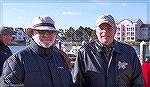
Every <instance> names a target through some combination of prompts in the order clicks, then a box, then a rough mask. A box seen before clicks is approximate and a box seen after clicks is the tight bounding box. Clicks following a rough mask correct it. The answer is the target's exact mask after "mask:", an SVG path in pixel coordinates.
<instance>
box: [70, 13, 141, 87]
mask: <svg viewBox="0 0 150 87" xmlns="http://www.w3.org/2000/svg"><path fill="white" fill-rule="evenodd" d="M116 31H117V27H116V24H115V20H114V18H113V17H112V16H111V15H110V14H104V15H101V16H100V17H99V18H98V19H97V21H96V35H97V37H98V39H97V40H95V41H93V42H90V43H87V44H85V45H83V46H82V47H81V48H80V49H79V52H78V57H77V60H76V62H75V66H74V72H75V73H74V74H73V81H74V83H75V85H76V87H143V77H142V70H141V64H140V61H139V58H138V57H137V54H136V51H135V49H134V48H133V47H131V46H129V45H127V44H123V43H120V42H117V41H116V40H115V39H114V36H115V33H116Z"/></svg>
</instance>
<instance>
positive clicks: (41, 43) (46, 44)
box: [32, 35, 55, 48]
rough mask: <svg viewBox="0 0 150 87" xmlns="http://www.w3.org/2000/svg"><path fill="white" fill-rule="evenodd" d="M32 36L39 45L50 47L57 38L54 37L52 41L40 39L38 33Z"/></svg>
mask: <svg viewBox="0 0 150 87" xmlns="http://www.w3.org/2000/svg"><path fill="white" fill-rule="evenodd" d="M32 38H33V39H34V41H35V42H36V43H37V44H38V45H39V46H42V47H44V48H49V47H50V46H52V45H53V44H54V43H55V39H53V40H52V41H40V40H39V39H37V36H36V35H35V36H33V37H32Z"/></svg>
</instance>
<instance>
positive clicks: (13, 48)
mask: <svg viewBox="0 0 150 87" xmlns="http://www.w3.org/2000/svg"><path fill="white" fill-rule="evenodd" d="M9 47H10V49H11V51H12V53H15V52H17V51H19V50H21V49H23V48H25V47H26V46H9ZM71 48H72V47H71V46H63V47H62V49H64V51H69V50H70V49H71ZM133 48H134V49H135V50H136V52H137V55H140V46H133ZM148 50H149V49H148V47H147V48H146V55H147V56H150V54H149V53H148Z"/></svg>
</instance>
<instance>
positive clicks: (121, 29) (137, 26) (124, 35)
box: [115, 19, 148, 43]
mask: <svg viewBox="0 0 150 87" xmlns="http://www.w3.org/2000/svg"><path fill="white" fill-rule="evenodd" d="M143 24H144V23H143V22H142V21H141V20H140V19H139V20H137V21H131V20H129V19H124V20H122V21H120V22H118V23H116V26H117V32H116V35H115V39H116V40H117V41H120V42H123V43H124V42H128V41H137V40H146V39H148V29H147V28H145V27H141V26H142V25H143Z"/></svg>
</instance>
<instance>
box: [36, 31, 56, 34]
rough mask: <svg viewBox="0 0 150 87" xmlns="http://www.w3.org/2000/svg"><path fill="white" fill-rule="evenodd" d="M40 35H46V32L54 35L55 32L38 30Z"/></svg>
mask: <svg viewBox="0 0 150 87" xmlns="http://www.w3.org/2000/svg"><path fill="white" fill-rule="evenodd" d="M36 31H37V32H38V33H39V34H45V33H46V32H47V33H48V34H53V33H54V32H55V31H50V30H36Z"/></svg>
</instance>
